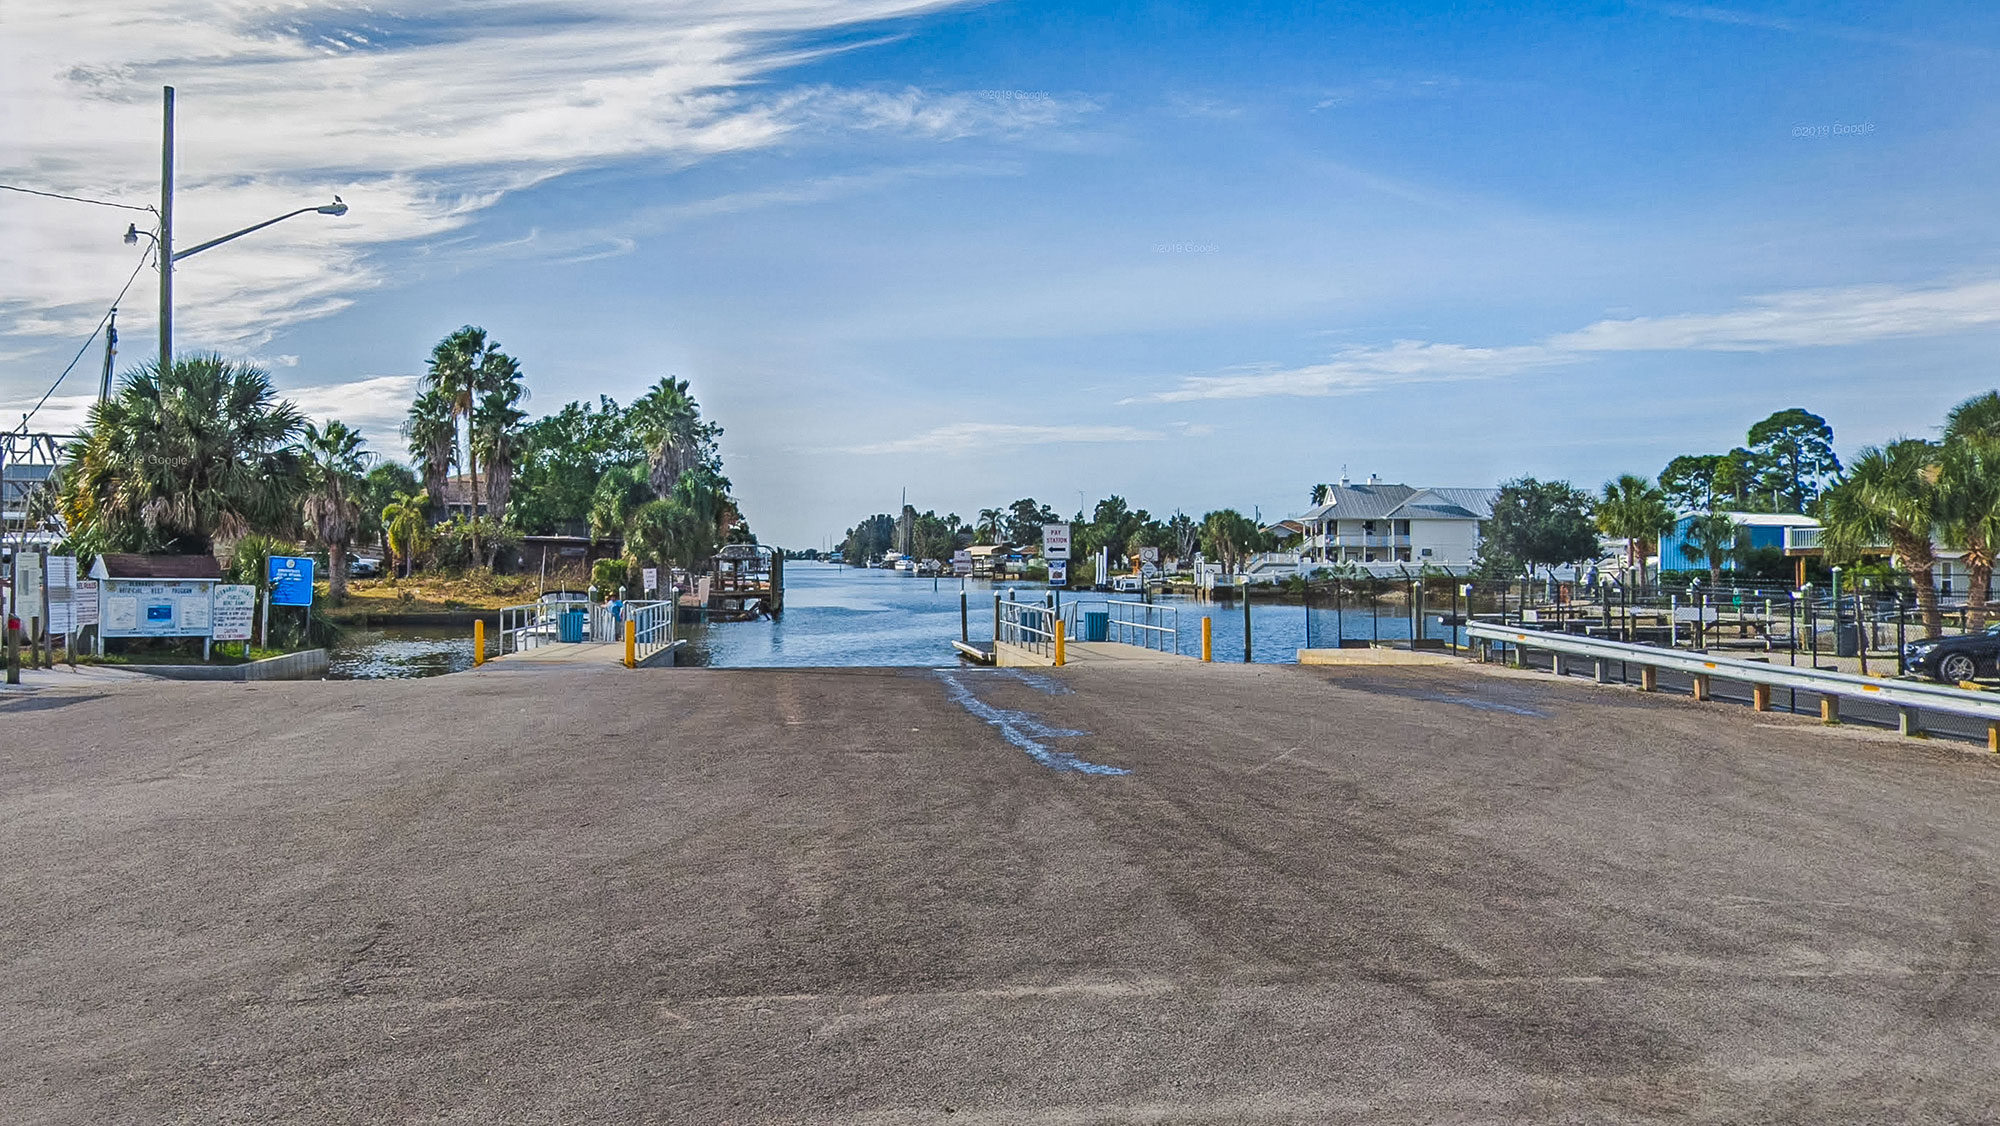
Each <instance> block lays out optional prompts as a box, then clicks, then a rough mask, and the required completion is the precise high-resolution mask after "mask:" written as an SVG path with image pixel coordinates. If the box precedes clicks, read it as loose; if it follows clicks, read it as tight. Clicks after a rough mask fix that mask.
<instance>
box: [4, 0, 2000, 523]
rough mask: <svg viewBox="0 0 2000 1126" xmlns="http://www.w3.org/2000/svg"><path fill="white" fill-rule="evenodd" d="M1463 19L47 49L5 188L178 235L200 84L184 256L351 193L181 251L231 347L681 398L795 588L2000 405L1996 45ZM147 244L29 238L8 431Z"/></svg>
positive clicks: (917, 18) (515, 13)
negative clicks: (1060, 526)
mask: <svg viewBox="0 0 2000 1126" xmlns="http://www.w3.org/2000/svg"><path fill="white" fill-rule="evenodd" d="M1465 7H1468V6H1464V5H1443V4H1439V5H1415V4H1412V5H1379V4H1354V5H1331V4H1312V5H1303V4H1301V5H1276V4H1250V5H1241V4H1238V5H1197V4H1117V5H1113V4H1098V5H1081V4H1077V5H1053V4H1035V5H1030V4H1023V3H993V4H984V5H962V6H960V5H951V4H933V3H923V2H921V0H907V2H898V0H869V2H868V3H865V4H863V3H857V2H845V3H833V2H815V0H793V2H790V3H786V4H783V5H778V4H770V3H761V2H753V0H734V2H732V0H716V2H713V3H709V4H686V5H678V6H675V7H674V8H673V9H672V11H671V13H670V14H662V13H661V12H660V11H658V10H657V9H658V8H659V6H658V5H652V4H647V3H642V2H639V0H578V2H576V3H566V4H540V3H519V4H505V5H494V4H472V3H469V2H463V3H461V2H440V3H434V4H426V5H405V6H400V7H385V6H380V5H378V6H375V7H374V8H372V9H363V8H359V7H355V6H351V5H340V4H321V3H311V2H308V3H304V4H298V5H290V6H287V7H286V8H285V9H284V10H283V13H282V15H272V14H270V13H268V12H265V11H263V10H261V9H255V8H250V9H246V8H243V7H241V6H237V5H228V4H223V3H221V2H220V0H166V2H153V3H146V4H139V3H131V4H129V5H126V4H123V3H120V2H108V3H105V4H103V5H101V6H99V5H93V6H91V8H90V10H89V11H88V12H87V13H61V12H50V13H35V12H30V13H27V14H23V13H22V12H21V11H19V10H18V9H10V10H8V11H6V12H4V13H0V67H4V73H0V95H4V96H5V97H6V98H7V102H8V104H10V105H14V106H21V107H29V108H28V111H27V112H20V113H14V114H10V115H9V116H8V117H6V118H4V119H0V140H4V141H5V142H6V143H5V144H0V182H5V183H13V184H26V185H29V186H36V187H48V188H53V189H55V190H60V191H71V192H78V193H80V194H87V195H92V196H99V197H109V198H114V199H120V200H133V201H136V202H147V201H149V200H150V198H151V196H152V194H153V193H154V192H155V191H156V187H155V182H154V177H156V175H157V154H156V150H155V149H154V148H153V147H152V146H154V145H155V144H156V143H157V129H158V126H157V114H158V87H159V86H160V85H161V84H162V83H164V82H171V83H173V84H175V85H176V86H177V87H178V88H179V90H180V98H181V133H182V148H183V153H182V160H181V177H182V179H183V181H184V186H185V188H186V195H185V196H184V200H183V202H184V205H185V206H184V215H183V219H182V222H181V224H180V232H181V237H182V239H183V241H184V242H185V241H186V240H188V239H191V238H199V237H204V236H205V235H207V234H211V233H214V232H215V231H218V230H226V229H228V228H229V227H230V226H233V225H241V223H242V222H246V221H250V220H254V219H255V218H261V217H263V216H264V215H267V214H271V213H275V212H277V211H281V210H287V209H289V207H291V206H296V205H297V204H298V203H302V202H317V201H318V200H320V199H323V198H324V197H325V196H326V195H327V194H328V193H330V192H335V191H337V192H340V193H341V194H342V196H343V197H344V198H345V199H346V200H347V201H348V202H349V203H350V204H351V205H352V206H353V211H352V212H351V213H350V214H349V215H348V216H347V217H345V218H343V219H338V220H332V219H320V218H318V217H308V218H305V219H298V220H293V221H292V222H291V223H288V224H286V225H284V226H282V227H279V228H273V229H272V230H271V231H268V232H264V233H262V234H260V235H258V236H253V237H252V238H247V239H245V240H242V242H240V243H234V244H231V245H230V246H229V247H227V248H221V249H218V250H216V251H214V252H211V253H210V254H205V255H203V256H201V257H199V258H197V259H190V260H188V261H187V262H184V263H183V264H182V268H181V271H180V278H181V281H180V285H181V290H182V294H183V299H182V302H181V306H180V318H181V338H180V344H181V346H182V347H183V348H197V347H213V348H218V349H221V350H223V351H225V352H226V353H228V354H231V355H237V356H245V357H251V358H256V359H258V360H260V361H262V362H264V363H266V364H267V365H268V366H270V367H271V370H272V371H273V373H274V374H275V376H276V377H277V378H278V380H279V381H280V383H281V384H282V385H283V386H284V387H286V388H287V389H288V390H289V391H290V392H292V393H295V394H296V395H297V396H298V397H299V400H300V401H301V403H302V404H303V405H305V406H306V407H307V408H308V409H309V410H311V411H313V412H314V413H318V414H335V415H339V416H342V417H347V418H348V419H349V420H350V421H358V422H360V423H361V425H362V426H363V427H364V429H365V430H366V432H367V433H368V435H369V437H370V438H371V441H372V442H373V444H374V445H375V446H376V447H377V448H380V449H385V450H389V451H392V452H398V453H400V452H401V451H400V442H399V441H398V440H397V439H396V436H395V433H394V422H395V418H396V416H397V415H398V414H399V413H400V411H401V409H402V407H403V406H404V405H405V403H406V402H407V398H408V394H409V385H410V382H411V377H412V376H413V375H414V374H415V373H416V372H417V371H418V370H420V368H421V364H422V360H423V357H424V355H425V353H426V352H427V350H428V348H429V346H430V344H431V343H433V342H434V341H435V340H436V339H437V338H438V337H440V336H442V335H443V334H444V333H446V332H448V331H449V330H451V329H452V328H454V327H456V326H457V325H459V324H461V323H468V322H469V323H476V324H480V325H483V326H484V327H486V328H487V329H488V330H489V332H491V333H492V334H493V335H494V336H496V337H497V338H498V339H499V340H500V341H501V342H502V344H503V345H505V346H506V347H507V348H508V349H509V350H510V351H511V352H513V353H514V354H515V355H517V356H518V357H519V358H520V359H521V360H522V362H523V364H524V367H525V369H526V371H527V374H528V378H529V382H530V386H531V388H532V390H533V394H534V400H533V402H532V404H531V405H532V406H534V407H536V408H538V409H543V410H547V409H553V408H555V407H557V406H560V405H561V404H562V403H563V402H565V401H568V400H570V399H574V398H594V397H595V396H596V395H598V394H600V393H603V394H609V395H612V396H614V397H616V398H619V399H621V400H627V399H629V398H631V397H632V396H633V395H634V394H636V393H638V392H640V391H641V390H642V389H643V388H644V387H645V386H646V385H647V384H649V383H650V382H652V381H653V380H655V379H657V378H658V377H659V376H661V375H664V374H668V373H672V374H674V375H676V376H679V377H684V378H687V379H689V380H691V381H692V382H693V385H694V388H695V391H696V393H697V395H698V396H699V398H700V399H701V401H702V402H703V404H704V406H705V407H706V408H707V409H708V411H709V412H710V413H711V415H713V416H714V417H715V418H716V419H717V420H718V421H719V422H721V423H722V424H723V426H724V427H726V429H727V433H726V436H725V439H724V453H725V456H726V458H727V462H728V465H727V468H728V472H729V475H730V476H731V477H732V478H733V479H734V481H735V482H736V485H737V491H738V493H739V494H740V496H741V498H742V499H743V501H744V506H745V508H746V510H747V512H748V514H749V516H750V519H751V521H752V524H753V526H754V527H756V528H757V530H758V531H759V532H760V533H761V534H762V535H763V536H764V537H765V538H767V539H769V540H773V541H775V542H779V543H784V544H787V545H792V546H812V545H818V544H820V543H822V542H824V541H825V540H826V539H827V538H828V537H830V536H837V534H838V532H839V531H840V530H841V529H842V528H844V527H845V526H846V525H848V524H851V523H853V522H854V521H855V520H857V519H859V518H860V517H862V516H864V515H866V514H868V513H870V512H874V511H885V510H889V509H892V508H893V507H894V505H895V504H896V503H897V502H898V499H899V497H900V494H901V490H902V489H903V488H905V487H907V488H908V489H909V493H910V499H911V501H912V502H913V503H916V504H917V505H918V506H919V507H922V508H933V507H934V508H936V509H938V510H939V511H946V510H954V511H957V512H959V513H961V514H963V515H966V516H970V515H971V514H972V513H973V512H975V511H976V510H977V509H978V508H980V507H983V506H987V505H997V504H1002V503H1004V502H1006V501H1009V500H1012V499H1013V498H1015V497H1018V496H1022V495H1030V494H1032V495H1034V496H1036V497H1038V498H1041V499H1043V500H1045V501H1048V502H1050V503H1052V504H1054V505H1056V506H1057V507H1058V508H1060V509H1063V510H1065V511H1068V510H1071V509H1073V508H1074V507H1075V505H1076V503H1077V493H1078V492H1079V491H1081V492H1083V493H1084V494H1085V495H1086V496H1087V497H1089V498H1091V499H1095V498H1096V497H1099V496H1102V495H1104V494H1107V493H1112V492H1116V493H1120V494H1123V495H1125V496H1126V497H1128V498H1129V499H1130V500H1131V501H1132V502H1133V503H1134V504H1135V505H1141V506H1145V507H1149V508H1151V509H1153V510H1155V511H1159V512H1163V511H1167V510H1171V509H1173V508H1175V507H1181V508H1184V509H1186V510H1188V511H1190V512H1193V513H1196V514H1199V513H1200V512H1201V511H1203V510H1206V509H1208V508H1212V507H1218V506H1222V505H1234V506H1237V507H1240V508H1242V509H1244V510H1246V511H1248V510H1251V509H1258V510H1261V511H1262V512H1263V514H1264V515H1266V516H1267V517H1268V516H1276V515H1282V514H1285V513H1287V512H1291V511H1295V510H1297V509H1299V508H1301V507H1303V505H1304V503H1305V497H1306V494H1307V490H1308V488H1309V487H1310V485H1311V484H1312V483H1313V482H1315V481H1323V480H1331V479H1333V478H1335V477H1337V476H1338V475H1339V474H1340V472H1341V470H1342V468H1343V467H1345V468H1346V469H1347V470H1348V472H1350V473H1351V474H1353V475H1355V476H1357V477H1360V476H1365V475H1367V474H1369V473H1371V472H1372V473H1379V474H1381V475H1382V476H1383V477H1385V478H1387V479H1390V480H1406V481H1409V482H1411V483H1419V484H1445V485H1486V484H1492V483H1495V482H1497V481H1498V480H1500V479H1501V478H1504V477H1509V476H1514V475H1518V474H1522V473H1532V474H1536V475H1541V476H1560V477H1567V478H1569V479H1571V480H1573V481H1576V482H1578V483H1579V484H1584V485H1593V486H1594V485H1595V484H1596V483H1597V482H1599V481H1601V480H1603V479H1605V478H1606V477H1609V476H1611V475H1614V474H1616V473H1619V472H1626V471H1640V472H1647V473H1651V472H1654V471H1657V470H1658V468H1659V467H1660V466H1661V465H1662V464H1664V462H1665V461H1666V460H1667V459H1668V458H1669V457H1671V456H1673V455H1674V454H1677V453H1683V452H1694V451H1706V450H1720V449H1726V448H1728V447H1729V446H1730V445H1733V444H1737V443H1740V442H1741V441H1742V432H1743V431H1744V429H1745V428H1746V427H1747V426H1748V425H1749V423H1751V422H1752V421H1754V420H1756V419H1757V418H1760V417H1762V416H1763V415H1764V414H1767V413H1769V412H1771V411H1773V410H1777V409H1781V408H1784V407H1788V406H1793V405H1801V406H1806V407H1808V408H1810V409H1813V410H1816V411H1818V412H1820V413H1822V414H1824V415H1826V416H1827V417H1828V419H1829V420H1830V421H1831V422H1832V423H1833V424H1834V426H1835V429H1836V433H1837V435H1838V438H1839V444H1840V446H1841V448H1842V449H1843V450H1844V451H1852V450H1853V449H1854V448H1856V447H1858V446H1860V445H1862V444H1864V443H1867V442H1875V441H1881V440H1885V439H1888V438H1892V437H1895V436H1898V435H1900V434H1921V433H1925V432H1927V431H1928V428H1930V427H1932V426H1934V425H1935V424H1936V422H1937V421H1938V419H1939V417H1940V416H1941V414H1942V413H1943V411H1944V410H1945V409H1946V408H1947V407H1948V406H1949V405H1950V404H1952V403H1953V402H1956V401H1958V400H1959V399H1961V398H1964V397H1965V396H1968V395H1970V394H1972V393H1974V392H1976V391H1979V390H1983V389H1986V388H1990V387H1992V386H1994V385H1995V384H1996V383H2000V378H1996V376H1995V373H1994V365H1993V362H1992V356H1993V354H1994V351H1995V348H1994V346H1995V344H1996V342H2000V238H1997V237H1996V236H2000V227H1996V222H1995V220H1994V219H1993V218H1992V210H1993V209H1992V206H1991V203H1990V196H1991V191H1992V185H1993V183H1994V182H1995V176H1994V173H1995V172H1996V155H2000V146H1996V142H1995V139H1994V138H1995V137H1996V136H2000V131H1996V128H1995V126H1996V125H2000V112H1996V111H2000V89H1996V86H1997V85H2000V66H1996V61H2000V60H1996V51H2000V19H1996V15H1995V13H1994V12H1993V11H1992V10H1991V9H1990V6H1985V5H1975V4H1951V3H1936V2H1933V3H1924V4H1868V5H1860V4H1851V5H1835V4H1823V3H1816V4H1804V3H1788V4H1775V3H1768V2H1767V3H1756V4H1750V3H1745V4H1738V5H1729V6H1703V5H1678V4H1624V3H1602V4H1567V5H1527V4H1514V5H1484V6H1481V7H1479V8H1478V9H1477V10H1475V11H1463V10H1460V9H1462V8H1465ZM218 29H220V30H218ZM295 201H296V202H295ZM128 220H129V217H128V216H125V215H123V214H120V213H115V212H109V211H105V210H102V209H96V208H89V207H84V206H81V205H76V204H62V203H55V202H52V201H43V200H35V199H30V198H28V197H18V196H12V195H8V196H4V197H0V240H4V241H0V246H5V247H6V249H4V250H0V411H6V412H8V413H7V414H5V415H4V416H0V417H7V418H10V419H11V418H15V417H18V414H19V412H20V411H21V410H24V409H26V408H25V405H17V404H20V403H21V401H22V400H26V402H27V403H28V404H32V402H33V400H34V399H35V398H37V397H39V396H40V394H41V393H42V392H43V391H44V390H46V388H47V386H48V383H49V381H50V380H51V379H52V378H53V377H54V375H55V373H56V372H58V371H60V370H61V368H62V366H63V364H65V363H66V362H67V361H68V359H69V356H70V355H72V354H74V352H75V350H76V347H77V346H78V345H79V344H80V343H81V342H82V340H83V338H84V337H85V336H86V335H87V334H88V333H89V331H90V327H91V326H92V325H93V324H95V322H96V320H97V318H98V316H99V315H100V314H101V313H102V310H103V306H104V303H105V302H106V301H107V300H108V298H109V296H110V294H111V293H114V292H116V290H117V287H118V285H119V284H121V283H122V282H123V280H124V278H125V277H126V276H127V275H128V274H129V272H130V270H131V268H132V265H133V263H134V262H135V261H136V259H135V258H133V257H132V252H131V251H129V250H128V249H127V248H125V247H124V246H122V244H120V243H119V242H118V240H117V238H116V235H117V233H118V232H119V231H122V230H123V228H124V224H125V222H127V221H128ZM149 285H150V276H143V277H142V278H141V280H140V283H139V285H138V288H137V290H136V291H135V293H134V295H133V296H131V297H128V298H127V300H126V302H125V304H124V306H123V310H122V312H121V327H122V328H123V346H124V356H125V357H126V358H127V359H137V358H139V357H142V356H144V355H146V354H147V353H148V352H149V350H150V349H151V347H152V344H151V340H150V334H151V331H152V316H151V311H150V310H151V304H150V296H149V293H150V290H149V288H148V287H149ZM84 368H85V369H86V370H84V371H83V372H82V374H81V375H75V376H72V377H71V379H72V380H73V381H76V382H74V383H73V384H65V386H64V387H63V388H62V389H61V390H60V391H59V392H58V394H57V396H56V397H55V398H53V399H52V400H51V405H50V407H48V408H45V409H46V410H47V412H48V413H47V416H46V417H47V418H49V419H51V420H56V421H60V420H63V419H65V418H70V417H74V416H75V413H76V412H77V411H79V410H80V409H81V407H82V405H83V402H84V400H83V399H82V398H81V397H79V396H80V395H81V394H82V393H83V392H85V391H87V390H88V388H89V383H88V380H89V379H90V377H91V374H92V372H91V370H89V369H91V364H90V362H89V361H86V363H85V365H84ZM72 392H76V393H77V394H74V395H73V394H71V393H72ZM65 412H67V413H65Z"/></svg>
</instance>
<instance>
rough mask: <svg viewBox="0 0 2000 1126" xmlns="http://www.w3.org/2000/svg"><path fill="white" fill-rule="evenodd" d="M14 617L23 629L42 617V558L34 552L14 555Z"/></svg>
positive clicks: (20, 552) (21, 552)
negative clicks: (31, 619) (30, 622)
mask: <svg viewBox="0 0 2000 1126" xmlns="http://www.w3.org/2000/svg"><path fill="white" fill-rule="evenodd" d="M14 616H15V617H17V618H19V619H21V628H22V629H27V628H28V620H29V619H30V618H34V619H39V618H41V617H42V557H41V556H40V555H39V554H37V553H35V552H32V551H18V552H15V553H14ZM45 624H46V623H45Z"/></svg>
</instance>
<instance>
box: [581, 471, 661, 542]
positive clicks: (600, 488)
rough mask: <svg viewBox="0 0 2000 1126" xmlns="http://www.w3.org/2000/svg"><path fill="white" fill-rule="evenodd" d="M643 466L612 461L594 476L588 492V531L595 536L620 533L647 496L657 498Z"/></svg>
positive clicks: (620, 534) (603, 536)
mask: <svg viewBox="0 0 2000 1126" xmlns="http://www.w3.org/2000/svg"><path fill="white" fill-rule="evenodd" d="M657 499H659V498H658V497H655V496H654V495H653V485H652V481H651V479H650V476H649V474H648V473H647V471H646V469H645V467H643V466H638V465H614V466H612V467H611V468H609V469H607V470H605V471H604V476H602V477H600V478H598V480H597V491H596V492H594V493H592V494H591V495H590V534H591V535H592V536H593V537H595V538H597V539H609V538H611V537H612V536H622V535H624V534H625V533H626V529H627V528H629V527H630V526H631V524H632V516H633V514H634V513H636V512H638V511H639V508H640V507H641V506H642V505H644V504H645V503H646V502H647V501H649V500H657Z"/></svg>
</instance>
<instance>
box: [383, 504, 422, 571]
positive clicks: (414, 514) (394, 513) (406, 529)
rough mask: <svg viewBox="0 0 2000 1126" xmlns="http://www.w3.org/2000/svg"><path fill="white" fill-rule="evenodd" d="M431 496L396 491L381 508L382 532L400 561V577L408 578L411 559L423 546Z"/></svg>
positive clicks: (390, 548)
mask: <svg viewBox="0 0 2000 1126" xmlns="http://www.w3.org/2000/svg"><path fill="white" fill-rule="evenodd" d="M430 507H431V497H430V494H429V493H428V492H416V493H397V494H396V499H395V500H392V501H390V502H389V503H388V504H387V505H385V506H384V507H383V509H382V531H383V534H384V535H385V536H386V537H388V540H389V550H391V551H393V552H395V553H396V557H397V558H398V559H401V560H402V561H403V577H404V578H406V579H407V578H409V577H410V568H411V564H412V561H413V560H414V559H415V558H416V554H417V552H418V550H420V549H421V548H422V546H423V537H424V530H425V529H426V528H428V527H430Z"/></svg>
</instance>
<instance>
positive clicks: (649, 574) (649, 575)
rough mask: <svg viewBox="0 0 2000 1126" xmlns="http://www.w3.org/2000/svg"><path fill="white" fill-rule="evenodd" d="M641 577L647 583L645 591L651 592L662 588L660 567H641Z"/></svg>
mask: <svg viewBox="0 0 2000 1126" xmlns="http://www.w3.org/2000/svg"><path fill="white" fill-rule="evenodd" d="M639 577H640V579H641V580H642V581H643V582H644V583H645V593H647V594H651V593H652V592H654V591H656V590H658V589H660V569H659V568H658V567H642V568H640V570H639Z"/></svg>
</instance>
